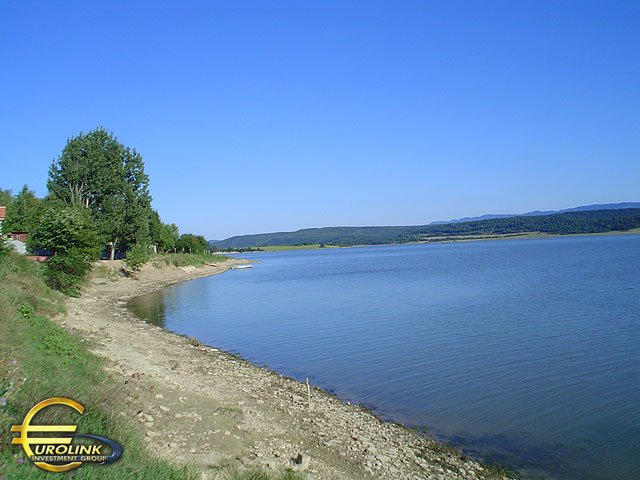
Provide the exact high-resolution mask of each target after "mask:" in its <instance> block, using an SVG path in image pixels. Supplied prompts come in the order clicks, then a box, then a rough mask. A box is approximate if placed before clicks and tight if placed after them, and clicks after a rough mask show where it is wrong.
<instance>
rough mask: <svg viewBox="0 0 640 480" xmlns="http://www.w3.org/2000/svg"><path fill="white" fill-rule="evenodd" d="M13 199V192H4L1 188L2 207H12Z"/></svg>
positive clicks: (0, 200)
mask: <svg viewBox="0 0 640 480" xmlns="http://www.w3.org/2000/svg"><path fill="white" fill-rule="evenodd" d="M12 198H13V195H11V190H3V189H1V188H0V207H8V206H9V205H11V199H12Z"/></svg>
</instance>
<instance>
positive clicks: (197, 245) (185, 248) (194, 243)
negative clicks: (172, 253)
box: [176, 233, 209, 253]
mask: <svg viewBox="0 0 640 480" xmlns="http://www.w3.org/2000/svg"><path fill="white" fill-rule="evenodd" d="M208 247H209V243H208V242H207V240H206V239H205V238H204V237H203V236H202V235H193V234H192V233H185V234H183V235H180V238H179V239H178V243H177V244H176V248H177V249H178V250H180V251H181V252H185V253H202V252H205V251H206V250H207V249H208Z"/></svg>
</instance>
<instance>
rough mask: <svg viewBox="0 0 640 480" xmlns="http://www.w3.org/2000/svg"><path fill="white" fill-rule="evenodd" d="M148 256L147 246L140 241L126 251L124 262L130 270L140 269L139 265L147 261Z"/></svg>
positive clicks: (149, 255)
mask: <svg viewBox="0 0 640 480" xmlns="http://www.w3.org/2000/svg"><path fill="white" fill-rule="evenodd" d="M150 257H151V254H150V253H149V247H148V246H147V245H145V244H142V243H136V244H135V245H133V246H132V247H131V248H130V249H129V251H128V252H127V258H125V260H124V263H126V264H127V266H128V267H129V268H130V269H132V270H140V267H142V265H144V264H145V263H147V262H148V261H149V258H150Z"/></svg>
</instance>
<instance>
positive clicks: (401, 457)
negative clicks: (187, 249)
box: [56, 259, 507, 480]
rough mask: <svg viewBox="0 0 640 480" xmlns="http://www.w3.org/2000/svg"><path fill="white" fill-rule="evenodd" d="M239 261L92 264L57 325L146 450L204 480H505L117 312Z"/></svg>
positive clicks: (357, 411) (324, 397)
mask: <svg viewBox="0 0 640 480" xmlns="http://www.w3.org/2000/svg"><path fill="white" fill-rule="evenodd" d="M239 263H244V261H243V260H237V259H230V260H228V261H226V262H221V263H219V264H216V265H206V266H202V267H169V266H157V265H145V266H144V267H143V268H142V270H141V271H140V272H138V273H136V274H135V275H134V276H123V275H121V274H119V273H118V271H119V269H120V268H121V266H122V265H121V264H120V262H119V261H115V262H101V264H102V265H101V266H100V267H99V268H98V269H97V271H100V272H101V275H100V276H96V277H95V278H93V279H92V280H91V281H90V282H89V284H88V286H87V287H86V288H85V289H84V291H83V294H82V296H81V298H77V299H76V298H72V299H69V300H68V303H67V313H66V314H65V315H64V316H60V317H58V318H56V321H57V322H58V323H59V324H61V325H63V326H64V327H65V328H66V329H68V330H69V331H71V332H73V333H75V334H77V335H79V336H80V337H82V338H85V339H86V340H87V341H88V342H89V345H90V348H91V350H92V351H93V352H94V353H95V354H97V355H98V356H100V357H102V358H104V359H105V368H106V370H107V372H108V374H109V376H111V377H112V378H113V379H114V380H115V381H116V382H118V384H120V385H121V386H122V388H121V389H120V390H118V391H116V392H114V396H115V397H116V398H113V399H112V400H113V401H114V402H118V403H121V404H122V411H121V413H120V415H122V416H126V417H129V418H131V419H134V420H135V421H136V422H139V424H140V427H141V428H142V429H143V430H144V432H145V440H146V442H147V444H148V447H149V449H150V450H151V451H152V452H155V453H156V454H157V455H159V456H160V457H162V458H164V459H167V460H170V461H171V462H175V463H177V464H192V465H195V466H196V468H198V469H200V470H201V471H202V478H203V479H213V478H216V475H217V472H218V471H219V469H218V465H219V464H220V463H221V462H225V463H227V464H232V465H237V466H238V467H242V466H246V467H256V466H262V467H264V468H266V469H269V470H274V471H282V470H284V469H287V468H290V469H293V470H298V471H301V472H304V473H305V475H306V476H307V478H309V479H336V480H337V479H341V480H342V479H394V480H396V479H397V480H402V479H407V480H409V479H506V478H507V477H506V476H505V475H504V474H503V473H501V472H499V471H498V470H497V469H495V468H489V467H487V466H483V465H481V464H480V463H478V462H476V461H474V460H471V459H468V458H466V457H464V456H463V455H461V454H460V453H459V452H457V451H455V450H453V449H451V448H448V447H446V446H443V445H441V444H439V443H437V442H435V441H433V440H430V439H427V438H423V437H420V436H418V435H416V434H414V433H413V432H412V431H410V430H408V429H406V428H404V427H402V426H400V425H397V424H392V423H387V422H383V421H381V420H379V419H378V418H376V417H375V416H374V415H372V414H371V413H369V412H368V411H366V410H365V409H363V408H360V407H358V406H354V405H348V404H345V403H343V402H341V401H340V400H338V399H337V398H336V397H334V396H333V395H331V394H329V393H326V392H323V391H321V390H319V389H316V388H313V386H312V388H311V395H310V397H309V395H308V390H307V386H306V385H304V384H302V383H300V382H298V381H295V380H292V379H289V378H286V377H283V376H281V375H279V374H277V373H275V372H272V371H269V370H267V369H264V368H260V367H257V366H255V365H253V364H251V363H249V362H247V361H244V360H242V359H240V358H238V357H237V356H234V355H231V354H228V353H226V352H223V351H220V350H219V349H216V348H212V347H209V346H204V345H201V344H199V342H197V341H195V340H194V339H189V338H186V337H183V336H179V335H176V334H173V333H170V332H167V331H165V330H163V329H162V328H160V327H156V326H153V325H150V324H147V323H145V322H144V321H141V320H139V319H137V318H136V317H135V316H134V315H133V314H132V313H131V312H130V311H129V310H128V309H127V307H126V305H127V302H128V300H130V299H131V298H134V297H136V296H140V295H143V294H146V293H149V292H152V291H155V290H158V289H161V288H163V287H166V286H167V285H170V284H174V283H178V282H182V281H187V280H191V279H196V278H200V277H204V276H208V275H214V274H219V273H223V272H224V271H226V270H228V269H229V268H230V267H231V266H233V265H237V264H239ZM309 400H310V401H309ZM125 451H126V446H125Z"/></svg>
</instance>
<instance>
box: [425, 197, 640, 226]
mask: <svg viewBox="0 0 640 480" xmlns="http://www.w3.org/2000/svg"><path fill="white" fill-rule="evenodd" d="M621 208H640V202H620V203H598V204H594V205H583V206H581V207H574V208H566V209H564V210H534V211H533V212H527V213H488V214H486V215H481V216H479V217H463V218H456V219H453V220H440V221H437V222H431V223H430V224H429V225H443V224H446V223H460V222H473V221H476V220H490V219H492V218H511V217H539V216H540V215H553V214H555V213H565V212H588V211H591V210H618V209H621Z"/></svg>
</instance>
